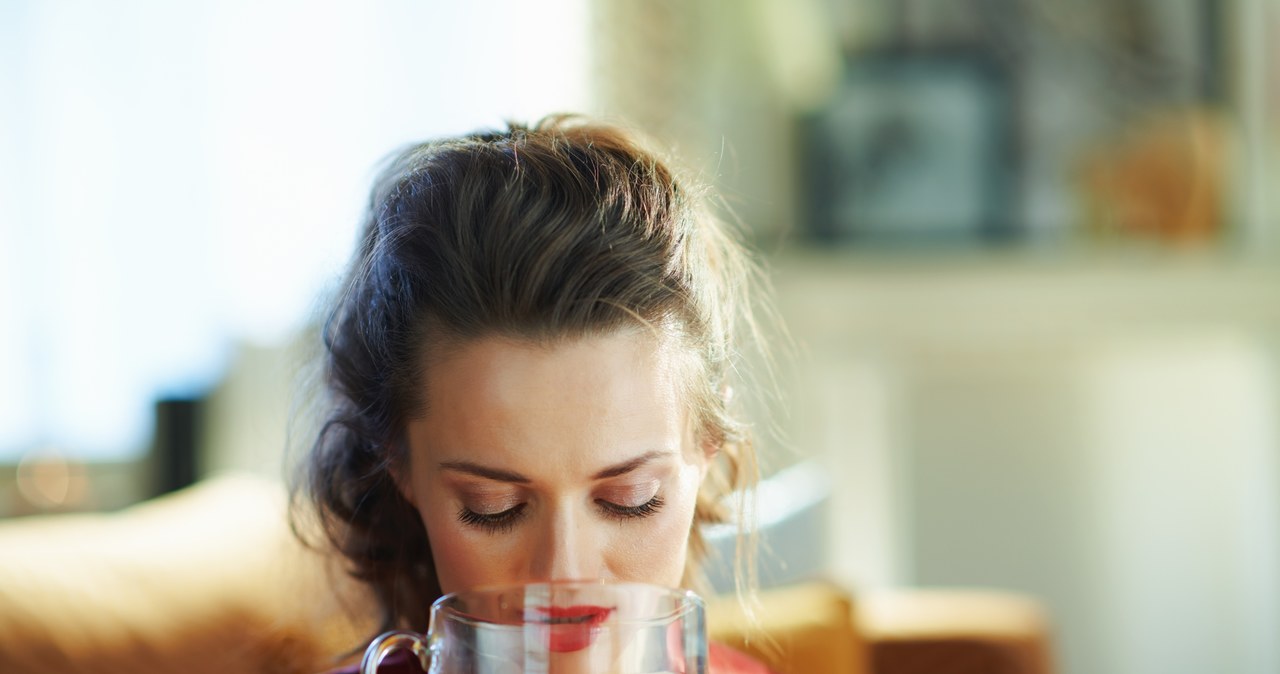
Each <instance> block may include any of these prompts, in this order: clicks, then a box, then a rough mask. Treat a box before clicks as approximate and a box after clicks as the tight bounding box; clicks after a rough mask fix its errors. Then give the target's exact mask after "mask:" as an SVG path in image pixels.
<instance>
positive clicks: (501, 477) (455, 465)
mask: <svg viewBox="0 0 1280 674" xmlns="http://www.w3.org/2000/svg"><path fill="white" fill-rule="evenodd" d="M672 454H675V452H674V451H670V450H653V451H651V452H645V453H644V454H641V455H640V456H637V457H635V458H634V459H629V460H627V461H624V462H622V463H619V464H617V465H613V466H609V467H608V468H605V469H603V470H600V471H599V472H597V473H596V474H595V475H592V476H591V479H593V480H604V479H607V478H611V477H618V476H619V475H626V474H627V473H630V472H631V471H633V470H635V469H637V468H639V467H640V466H643V465H645V464H646V463H649V462H650V461H653V460H654V459H659V458H662V457H666V456H671V455H672ZM440 467H441V468H442V469H444V470H452V471H457V472H459V473H467V474H468V475H475V476H476V477H483V478H486V479H489V480H497V481H499V482H514V483H516V484H529V483H530V482H532V481H533V480H530V479H529V478H527V477H525V476H523V475H521V474H520V473H516V472H513V471H510V470H502V469H501V468H491V467H489V466H482V465H480V464H478V463H473V462H471V461H442V462H440Z"/></svg>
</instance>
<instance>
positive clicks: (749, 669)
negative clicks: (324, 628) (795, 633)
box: [329, 642, 773, 674]
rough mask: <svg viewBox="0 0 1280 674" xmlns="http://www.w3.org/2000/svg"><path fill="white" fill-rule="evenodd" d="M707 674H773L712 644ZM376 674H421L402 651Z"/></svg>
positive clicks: (355, 671) (342, 673)
mask: <svg viewBox="0 0 1280 674" xmlns="http://www.w3.org/2000/svg"><path fill="white" fill-rule="evenodd" d="M707 656H708V660H709V662H708V663H707V665H708V666H707V672H708V674H773V672H772V671H771V670H770V669H769V668H768V667H765V666H764V665H763V664H761V663H759V662H756V661H755V660H753V659H751V657H750V656H748V655H746V654H744V653H741V652H738V651H736V650H734V649H732V648H729V647H728V646H725V645H722V644H717V643H715V642H712V643H710V644H708V645H707ZM329 674H360V667H359V666H354V667H346V668H344V669H337V670H334V671H332V672H330V673H329ZM378 674H423V673H422V668H421V667H419V666H418V663H417V662H416V661H415V660H413V659H412V658H410V657H409V655H408V653H406V652H404V651H397V652H395V653H392V654H391V655H388V656H387V657H386V659H384V660H383V661H382V664H380V665H378Z"/></svg>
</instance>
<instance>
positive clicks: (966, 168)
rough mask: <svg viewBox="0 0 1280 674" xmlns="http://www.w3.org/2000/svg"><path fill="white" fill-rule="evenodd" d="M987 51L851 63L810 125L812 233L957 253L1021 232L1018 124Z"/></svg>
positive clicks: (807, 187) (882, 56) (902, 53)
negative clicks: (951, 248)
mask: <svg viewBox="0 0 1280 674" xmlns="http://www.w3.org/2000/svg"><path fill="white" fill-rule="evenodd" d="M1014 100H1015V97H1014V96H1013V92H1012V86H1011V84H1010V78H1009V76H1008V74H1007V73H1006V72H1005V71H1004V70H1003V68H1002V66H1001V64H1000V63H999V62H998V61H997V60H996V59H993V58H989V57H987V56H986V55H985V54H984V53H983V52H982V51H981V50H976V49H974V50H969V49H946V50H927V51H917V50H905V49H903V50H891V51H886V52H879V53H873V54H866V55H859V56H856V57H853V58H852V59H851V60H850V61H849V63H848V64H847V68H846V72H845V77H844V80H843V82H842V83H841V85H840V88H839V90H838V91H837V92H836V94H835V95H834V96H832V98H831V100H830V101H829V103H828V104H827V106H825V107H824V108H823V109H822V110H821V111H819V112H817V113H816V114H814V115H813V116H811V117H810V118H809V119H807V120H805V122H804V124H803V130H802V134H803V144H802V147H803V148H804V152H805V157H804V158H803V159H802V165H803V166H804V168H805V172H806V174H807V175H806V176H805V178H804V186H803V188H802V189H803V190H804V191H805V192H806V196H807V197H808V198H807V199H806V203H807V204H808V208H809V212H808V214H807V215H808V218H807V220H808V222H807V225H808V231H809V232H810V233H811V234H812V236H813V237H814V238H817V239H819V240H822V241H825V242H858V243H910V244H938V243H942V244H950V243H975V242H982V241H992V240H1001V239H1007V238H1009V237H1010V235H1012V234H1014V233H1015V232H1016V228H1015V227H1014V224H1013V221H1014V212H1015V207H1014V201H1015V198H1016V194H1017V186H1016V184H1015V181H1016V177H1017V166H1016V164H1017V161H1016V160H1017V151H1016V147H1017V131H1016V125H1017V117H1016V116H1015V115H1014V112H1013V107H1014Z"/></svg>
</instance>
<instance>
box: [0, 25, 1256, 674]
mask: <svg viewBox="0 0 1280 674" xmlns="http://www.w3.org/2000/svg"><path fill="white" fill-rule="evenodd" d="M561 110H578V111H586V112H589V113H592V114H596V115H601V116H604V117H606V118H609V119H613V120H619V121H624V122H626V123H629V124H632V125H634V126H636V127H638V128H641V129H643V130H645V131H646V132H648V133H649V134H651V135H652V136H654V137H656V138H657V139H659V140H660V141H662V142H663V143H665V144H667V145H668V146H670V147H672V148H673V149H674V150H675V151H676V153H677V154H678V155H679V156H680V157H682V158H683V159H684V160H685V161H687V162H688V163H689V164H690V165H691V168H692V169H693V170H694V171H695V172H696V173H697V174H698V175H700V176H701V177H702V178H703V179H704V180H705V181H707V182H709V183H711V184H713V185H714V186H715V187H716V188H717V189H718V190H719V191H720V193H721V194H723V196H724V199H725V208H726V210H727V211H729V212H731V213H732V214H733V216H734V217H735V218H737V219H738V220H739V221H740V222H741V223H742V225H743V227H744V229H745V231H746V232H747V233H748V236H749V237H750V238H751V239H752V240H753V243H754V245H755V247H756V248H757V249H758V250H760V251H761V254H762V259H763V261H764V262H765V263H766V265H767V266H768V268H769V270H770V273H771V276H772V278H773V282H774V284H775V285H776V292H777V308H778V313H779V314H780V315H781V317H782V319H783V323H784V324H785V325H786V328H787V330H789V333H790V341H791V342H793V343H794V348H787V349H781V351H782V353H781V357H782V360H781V364H780V366H779V367H778V368H777V370H776V379H777V383H776V386H774V387H772V388H776V391H777V394H776V395H772V396H762V398H772V399H773V400H772V402H770V403H768V405H767V406H765V407H761V408H760V410H761V411H760V413H759V418H760V426H761V429H762V431H763V432H762V436H763V437H764V441H763V448H762V449H763V452H764V460H765V472H766V475H767V476H769V477H770V478H771V479H770V480H769V481H768V482H767V486H766V489H764V490H763V492H762V494H761V498H760V507H761V517H762V520H763V521H764V523H765V524H766V526H770V525H772V527H773V528H774V529H776V530H779V531H785V532H786V534H785V535H787V536H790V537H791V538H788V539H785V540H783V539H781V538H779V537H778V536H782V535H784V534H781V533H778V534H775V536H774V538H773V539H772V540H773V545H772V548H773V550H774V552H772V553H770V554H769V555H767V557H766V560H765V564H764V566H765V571H766V573H765V582H766V583H771V582H774V583H780V582H786V581H788V580H790V579H794V578H799V577H806V576H815V575H821V576H826V577H832V578H836V579H838V580H840V581H842V582H846V583H848V584H850V585H852V586H854V587H877V586H889V585H945V586H986V587H999V588H1009V589H1013V590H1017V591H1022V592H1027V593H1030V594H1032V595H1034V596H1035V597H1037V598H1038V599H1040V600H1041V601H1042V602H1044V604H1045V606H1046V608H1047V609H1048V611H1049V615H1050V617H1051V619H1052V620H1053V623H1054V638H1055V645H1056V648H1057V651H1058V657H1059V660H1060V662H1061V664H1062V667H1063V671H1064V672H1066V673H1067V674H1085V673H1090V674H1109V673H1113V674H1121V673H1124V674H1157V673H1159V674H1176V673H1183V672H1185V673H1188V674H1190V673H1192V672H1195V673H1200V672H1238V673H1241V674H1264V673H1273V672H1277V671H1280V643H1278V642H1277V641H1276V639H1275V635H1277V634H1280V428H1278V427H1277V422H1278V420H1280V367H1278V362H1280V361H1278V359H1277V355H1278V354H1280V265H1278V263H1280V200H1278V198H1277V197H1276V196H1275V195H1276V193H1277V191H1278V189H1277V188H1280V3H1277V2H1273V1H1272V0H785V1H783V0H651V1H648V2H640V1H627V0H544V1H542V2H538V3H529V2H519V1H518V0H511V1H508V2H499V1H496V0H484V1H477V2H468V3H454V2H443V1H425V0H423V1H417V2H410V1H408V0H403V1H400V2H392V1H387V2H377V3H354V2H351V3H330V2H301V1H297V2H283V1H282V2H267V3H264V2H248V1H246V0H221V1H219V2H185V3H171V2H163V1H161V0H122V1H119V2H112V3H97V2H89V1H87V0H66V1H59V2H43V1H39V0H0V516H3V517H22V516H30V515H37V514H43V513H56V512H68V511H83V510H112V509H118V508H120V507H123V506H126V505H128V504H131V503H134V502H137V501H139V500H142V499H145V498H148V497H150V496H153V495H156V494H159V493H164V492H166V491H171V490H174V489H177V488H180V487H182V486H184V485H187V484H190V483H191V482H193V481H195V480H198V479H201V478H203V477H206V476H210V475H214V474H218V473H222V472H227V471H252V472H255V473H259V474H263V475H269V476H279V475H280V474H281V469H282V465H283V463H284V457H285V454H286V451H285V450H286V447H287V446H289V445H290V443H291V442H293V443H294V444H297V443H298V442H299V440H298V439H297V438H292V439H291V438H290V437H289V431H290V428H296V424H294V423H293V421H292V420H293V419H294V418H295V417H296V415H295V414H294V410H295V409H296V408H297V407H298V406H299V401H300V400H303V399H304V398H305V394H304V392H305V385H306V367H305V365H306V363H307V362H308V360H309V356H310V355H311V354H312V353H313V346H312V345H313V340H314V331H313V326H314V324H315V321H316V319H317V317H318V316H319V315H320V314H321V312H322V311H323V298H324V297H325V296H326V294H327V293H328V292H330V291H332V289H333V288H334V286H335V284H336V281H337V279H338V276H339V274H340V273H341V268H342V265H343V262H344V261H345V259H346V257H347V255H348V253H349V251H350V248H351V246H352V244H353V243H354V239H355V223H356V221H357V219H358V218H359V215H360V211H361V207H362V205H363V200H364V199H365V192H366V190H367V187H368V185H369V182H370V180H371V178H372V175H373V170H374V167H375V165H376V163H377V162H378V160H379V159H380V158H382V157H383V156H385V155H386V154H387V153H388V152H390V151H391V150H392V149H394V148H396V147H397V146H399V145H401V144H403V143H406V142H409V141H412V140H417V139H423V138H428V137H433V136H439V135H443V134H453V133H460V132H465V131H470V130H474V129H476V128H480V127H486V126H492V125H495V124H498V123H500V122H501V121H503V120H504V119H508V118H511V119H521V120H530V119H535V118H537V117H539V116H541V115H543V114H546V113H549V112H554V111H561ZM785 341H786V340H784V339H783V338H782V337H781V336H779V337H778V342H779V344H783V343H784V342H785ZM764 388H766V389H769V388H771V387H768V386H766V387H764ZM773 427H776V430H777V432H776V433H775V432H770V429H771V428H773ZM304 435H305V433H304ZM300 442H301V443H302V444H305V442H306V438H305V437H303V438H302V439H301V441H300ZM789 520H790V521H794V522H799V523H800V525H799V526H789V527H785V528H784V527H779V526H777V525H778V524H779V523H780V522H786V521H789ZM768 540H769V539H768V538H766V541H767V542H768ZM784 552H785V554H784Z"/></svg>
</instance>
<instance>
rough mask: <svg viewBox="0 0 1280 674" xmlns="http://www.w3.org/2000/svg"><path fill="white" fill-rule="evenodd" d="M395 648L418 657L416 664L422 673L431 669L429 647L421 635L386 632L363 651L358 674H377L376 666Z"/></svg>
mask: <svg viewBox="0 0 1280 674" xmlns="http://www.w3.org/2000/svg"><path fill="white" fill-rule="evenodd" d="M397 648H405V649H408V650H410V651H412V652H413V654H414V655H416V656H418V662H419V664H421V665H422V671H424V672H430V671H433V670H432V669H431V646H430V644H428V643H427V640H426V639H423V638H422V636H421V635H418V634H414V633H413V632H404V631H396V632H386V633H384V634H380V635H378V638H377V639H374V640H373V642H372V643H370V644H369V647H368V648H366V649H365V651H364V659H362V660H361V661H360V674H378V664H379V663H381V662H382V659H383V658H384V657H386V656H387V654H388V653H390V652H391V651H394V650H396V649H397Z"/></svg>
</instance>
